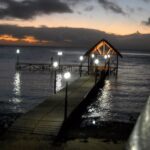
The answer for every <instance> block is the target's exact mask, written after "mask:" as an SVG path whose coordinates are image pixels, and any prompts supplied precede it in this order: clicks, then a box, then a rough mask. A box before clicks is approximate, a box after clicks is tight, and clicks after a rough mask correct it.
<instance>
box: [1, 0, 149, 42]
mask: <svg viewBox="0 0 150 150" xmlns="http://www.w3.org/2000/svg"><path fill="white" fill-rule="evenodd" d="M149 8H150V0H0V43H1V42H3V41H4V42H6V43H11V42H12V43H15V42H18V40H19V42H20V43H37V42H38V40H39V39H37V37H35V36H33V35H32V34H23V35H22V37H18V36H15V33H14V32H15V31H16V32H19V31H18V30H20V29H24V28H25V29H27V28H31V27H32V29H31V33H32V32H33V29H34V30H35V29H39V30H41V28H46V29H52V28H53V29H55V28H60V27H65V28H86V29H95V30H96V31H104V32H106V33H108V34H116V35H129V34H133V33H136V32H137V33H142V34H150V9H149ZM8 25H9V28H8ZM4 26H6V29H4ZM14 26H15V31H14V32H12V30H13V29H12V28H14ZM10 28H11V29H10ZM2 29H4V30H5V31H9V30H11V32H10V31H9V32H6V33H4V32H3V31H2ZM67 40H69V39H67ZM40 42H42V43H43V44H46V43H47V42H49V41H48V40H45V39H40Z"/></svg>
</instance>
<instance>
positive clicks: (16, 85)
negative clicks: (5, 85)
mask: <svg viewBox="0 0 150 150" xmlns="http://www.w3.org/2000/svg"><path fill="white" fill-rule="evenodd" d="M20 77H21V74H20V73H19V72H16V73H15V75H14V82H13V86H14V88H13V91H14V93H15V95H17V96H20V95H21V79H20Z"/></svg>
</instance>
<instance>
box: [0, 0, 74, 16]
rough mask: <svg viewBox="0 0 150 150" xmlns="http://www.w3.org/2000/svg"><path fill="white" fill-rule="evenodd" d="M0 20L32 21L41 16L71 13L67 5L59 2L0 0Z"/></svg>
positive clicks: (46, 0)
mask: <svg viewBox="0 0 150 150" xmlns="http://www.w3.org/2000/svg"><path fill="white" fill-rule="evenodd" d="M0 5H1V7H0V19H5V18H17V19H32V18H34V17H35V16H37V15H41V14H52V13H71V12H72V10H71V9H70V8H69V6H68V5H67V3H63V2H61V1H60V0H25V1H16V0H1V2H0Z"/></svg>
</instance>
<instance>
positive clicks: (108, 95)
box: [0, 47, 150, 127]
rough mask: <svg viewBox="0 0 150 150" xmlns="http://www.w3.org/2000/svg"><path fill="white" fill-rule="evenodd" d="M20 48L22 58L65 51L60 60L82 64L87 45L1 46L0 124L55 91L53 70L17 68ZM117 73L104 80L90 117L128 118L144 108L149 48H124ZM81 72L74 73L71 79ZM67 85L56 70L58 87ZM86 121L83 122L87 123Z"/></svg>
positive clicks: (42, 58) (46, 58)
mask: <svg viewBox="0 0 150 150" xmlns="http://www.w3.org/2000/svg"><path fill="white" fill-rule="evenodd" d="M17 48H20V51H21V52H20V54H19V61H20V62H30V63H31V62H32V63H50V60H51V57H53V58H54V60H58V56H57V52H58V51H60V50H61V51H63V53H64V54H63V57H62V58H61V63H65V64H66V63H73V64H75V63H76V64H79V56H80V55H83V54H84V53H85V52H86V49H76V48H74V49H67V48H59V49H57V48H49V47H0V127H1V126H4V125H6V127H7V124H9V122H10V123H11V122H13V121H14V118H16V116H18V115H20V114H23V113H26V112H27V111H29V110H31V109H33V108H34V107H35V106H37V105H38V104H39V103H42V102H43V101H44V100H45V99H46V98H47V97H48V96H49V95H50V94H53V90H54V89H53V88H54V74H53V73H52V72H50V71H28V70H26V71H17V70H16V69H15V63H16V49H17ZM122 52H123V58H122V59H120V60H119V61H120V63H119V72H118V77H117V78H114V77H110V78H107V79H106V81H105V86H104V88H103V89H99V93H98V94H97V95H96V96H95V100H94V102H93V103H92V104H90V105H89V106H88V107H87V111H86V112H85V113H84V114H83V115H82V117H83V118H84V119H85V120H84V121H85V122H88V121H87V120H89V119H90V120H91V118H92V119H94V122H95V123H97V122H98V121H112V120H117V121H120V122H128V121H129V120H130V118H131V116H133V118H134V117H135V118H136V117H137V115H138V114H139V113H140V112H141V110H142V109H143V107H144V105H145V102H146V100H147V98H148V96H149V91H150V54H149V53H148V52H143V51H141V52H139V51H138V52H136V51H134V53H133V52H132V53H131V52H128V51H125V52H124V51H122ZM77 78H78V73H76V74H74V75H72V80H75V79H77ZM63 87H64V79H63V77H62V74H61V73H60V74H59V73H58V74H57V91H59V90H60V89H62V88H63ZM85 122H84V123H85Z"/></svg>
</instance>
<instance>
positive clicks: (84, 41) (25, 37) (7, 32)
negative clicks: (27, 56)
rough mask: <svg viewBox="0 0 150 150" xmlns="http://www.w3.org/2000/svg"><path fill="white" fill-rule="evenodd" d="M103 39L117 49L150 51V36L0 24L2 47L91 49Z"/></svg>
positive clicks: (82, 29) (0, 42)
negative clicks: (40, 46)
mask: <svg viewBox="0 0 150 150" xmlns="http://www.w3.org/2000/svg"><path fill="white" fill-rule="evenodd" d="M81 33H82V34H81ZM103 38H105V39H107V40H109V41H110V43H112V45H114V46H115V47H116V48H117V49H121V50H122V49H127V50H143V47H144V49H145V50H150V44H149V41H150V34H140V33H135V34H131V35H125V36H120V35H114V34H109V33H106V32H103V31H99V30H93V29H86V28H85V29H84V28H49V27H46V26H42V27H38V28H36V27H20V26H17V25H7V24H0V44H1V45H4V44H5V45H8V44H15V45H16V44H17V45H46V46H55V47H84V48H87V49H89V48H91V47H92V46H93V45H94V44H95V43H97V42H98V41H99V40H101V39H103ZM118 41H119V42H118Z"/></svg>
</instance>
